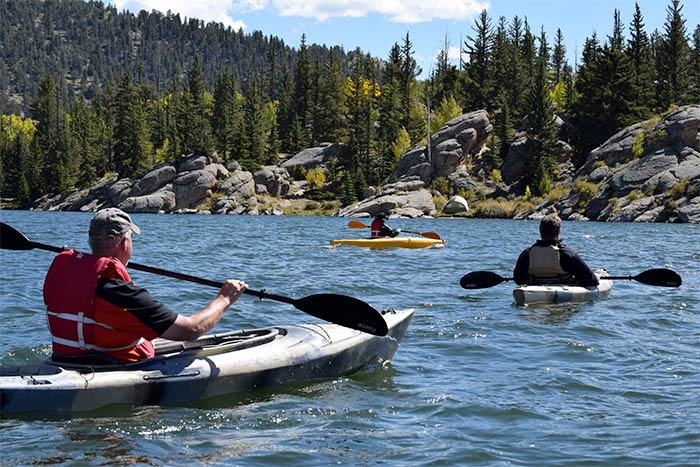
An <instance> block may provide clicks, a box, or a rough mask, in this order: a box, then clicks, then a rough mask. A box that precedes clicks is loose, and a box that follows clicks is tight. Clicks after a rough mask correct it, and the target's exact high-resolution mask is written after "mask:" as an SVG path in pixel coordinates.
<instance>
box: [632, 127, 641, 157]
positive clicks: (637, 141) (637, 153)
mask: <svg viewBox="0 0 700 467" xmlns="http://www.w3.org/2000/svg"><path fill="white" fill-rule="evenodd" d="M632 155H633V156H634V157H635V158H637V159H639V158H640V157H642V156H643V155H644V132H642V131H640V132H639V133H637V134H636V135H634V144H633V145H632Z"/></svg>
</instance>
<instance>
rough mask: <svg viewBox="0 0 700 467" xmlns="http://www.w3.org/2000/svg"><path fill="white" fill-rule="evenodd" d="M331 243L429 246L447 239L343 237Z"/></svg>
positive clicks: (391, 246)
mask: <svg viewBox="0 0 700 467" xmlns="http://www.w3.org/2000/svg"><path fill="white" fill-rule="evenodd" d="M331 245H332V246H337V245H352V246H359V247H364V248H427V247H437V246H443V245H445V240H443V239H435V238H426V237H393V238H392V237H378V238H342V239H339V240H331Z"/></svg>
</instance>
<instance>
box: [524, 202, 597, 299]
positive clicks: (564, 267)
mask: <svg viewBox="0 0 700 467" xmlns="http://www.w3.org/2000/svg"><path fill="white" fill-rule="evenodd" d="M560 232H561V219H559V216H558V215H557V214H548V215H546V216H544V217H543V218H542V220H540V237H541V239H540V240H538V241H537V242H535V244H534V245H532V246H531V247H529V248H526V249H525V250H524V251H523V252H522V253H520V256H519V257H518V261H517V263H516V264H515V270H514V271H513V280H514V281H515V283H516V284H518V285H525V284H577V285H581V286H583V287H592V286H596V285H598V277H597V276H596V275H595V274H594V273H593V271H592V270H591V268H589V267H588V266H587V265H586V263H585V262H584V261H583V259H581V257H580V256H579V255H577V254H576V252H575V251H574V250H572V249H571V248H569V247H568V246H566V245H564V244H563V243H562V242H561V240H560V239H559V234H560Z"/></svg>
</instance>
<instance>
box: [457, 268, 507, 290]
mask: <svg viewBox="0 0 700 467" xmlns="http://www.w3.org/2000/svg"><path fill="white" fill-rule="evenodd" d="M505 280H508V279H506V278H505V277H501V276H499V275H498V274H496V273H495V272H491V271H474V272H470V273H468V274H465V275H464V276H462V279H460V281H459V285H461V286H462V288H463V289H487V288H489V287H493V286H494V285H498V284H500V283H501V282H503V281H505Z"/></svg>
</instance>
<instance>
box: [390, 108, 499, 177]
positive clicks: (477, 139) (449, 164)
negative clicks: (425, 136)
mask: <svg viewBox="0 0 700 467" xmlns="http://www.w3.org/2000/svg"><path fill="white" fill-rule="evenodd" d="M492 130H493V127H492V125H491V123H489V116H488V113H487V112H486V111H485V110H479V111H477V112H471V113H468V114H464V115H461V116H459V117H456V118H453V119H452V120H450V121H449V122H447V123H446V124H445V125H443V127H442V128H441V129H440V130H439V131H438V132H437V133H435V134H434V135H432V136H431V138H430V152H428V148H427V147H426V146H421V147H415V148H413V149H411V150H409V151H408V152H406V153H405V154H403V155H402V156H401V158H400V159H399V161H398V163H397V164H396V168H395V169H394V171H393V172H392V173H391V175H390V176H389V178H388V180H402V179H405V178H413V177H417V178H419V179H420V180H422V181H423V182H424V183H425V184H426V185H429V184H430V183H431V182H432V181H433V180H434V179H436V178H439V177H448V176H449V175H451V174H452V173H454V172H455V171H457V170H458V169H460V168H463V167H464V166H465V165H466V163H467V161H468V160H469V157H470V156H471V155H475V154H477V153H478V152H479V151H480V150H481V149H482V148H483V147H484V146H485V144H486V138H487V137H488V135H489V134H490V133H491V131H492Z"/></svg>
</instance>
